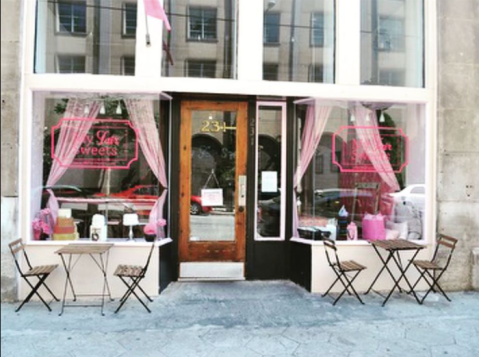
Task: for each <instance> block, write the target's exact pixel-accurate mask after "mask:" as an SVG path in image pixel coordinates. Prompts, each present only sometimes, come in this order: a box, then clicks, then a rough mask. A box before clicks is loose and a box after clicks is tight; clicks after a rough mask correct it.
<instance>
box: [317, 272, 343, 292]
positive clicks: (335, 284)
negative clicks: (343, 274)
mask: <svg viewBox="0 0 479 357" xmlns="http://www.w3.org/2000/svg"><path fill="white" fill-rule="evenodd" d="M335 272H336V271H335ZM337 274H338V273H336V275H337ZM338 280H339V276H338V277H337V278H336V280H335V281H334V283H333V284H331V286H330V287H329V289H328V290H326V292H325V293H324V294H323V295H321V297H325V296H326V295H328V294H329V292H330V291H331V289H332V288H333V286H334V285H336V283H337V282H338Z"/></svg>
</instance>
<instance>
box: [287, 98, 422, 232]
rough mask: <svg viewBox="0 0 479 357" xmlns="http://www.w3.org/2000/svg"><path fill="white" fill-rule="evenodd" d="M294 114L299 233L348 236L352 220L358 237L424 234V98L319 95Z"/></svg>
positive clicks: (299, 107)
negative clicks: (401, 100) (331, 98)
mask: <svg viewBox="0 0 479 357" xmlns="http://www.w3.org/2000/svg"><path fill="white" fill-rule="evenodd" d="M296 117H297V118H298V128H299V137H300V139H299V140H298V147H297V167H298V169H297V171H296V177H297V178H298V179H300V181H299V184H297V186H296V190H295V193H296V197H297V202H296V205H295V206H296V207H295V209H297V212H298V224H297V227H296V228H297V231H296V232H293V234H294V235H299V237H303V238H318V237H319V238H321V237H329V238H331V239H336V240H347V239H350V238H352V236H348V233H351V232H350V231H349V230H348V227H349V228H351V229H352V228H353V227H354V226H355V227H356V229H357V232H358V237H359V239H372V236H371V234H373V235H374V234H377V235H379V236H380V237H381V239H385V238H387V239H394V238H404V239H408V240H421V239H424V222H425V213H424V208H425V194H426V189H427V188H426V186H425V120H424V108H423V106H420V105H413V104H410V105H407V104H392V103H364V102H363V103H359V102H349V103H322V102H318V103H317V106H315V105H314V103H311V105H307V106H298V107H297V115H296ZM310 132H315V133H316V134H317V137H318V138H319V141H315V140H311V136H308V135H307V134H308V133H310ZM372 220H373V221H374V222H372V223H371V221H372ZM293 221H294V220H293ZM373 238H374V237H373Z"/></svg>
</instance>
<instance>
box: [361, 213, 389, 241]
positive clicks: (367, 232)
mask: <svg viewBox="0 0 479 357" xmlns="http://www.w3.org/2000/svg"><path fill="white" fill-rule="evenodd" d="M363 239H366V240H381V239H386V227H385V223H384V216H383V215H382V214H377V215H373V214H366V215H365V216H364V218H363Z"/></svg>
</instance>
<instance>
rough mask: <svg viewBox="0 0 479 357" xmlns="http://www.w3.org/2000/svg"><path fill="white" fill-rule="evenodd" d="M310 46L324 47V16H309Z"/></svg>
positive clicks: (321, 14) (319, 13) (317, 13)
mask: <svg viewBox="0 0 479 357" xmlns="http://www.w3.org/2000/svg"><path fill="white" fill-rule="evenodd" d="M311 46H317V47H323V46H324V14H323V13H322V12H316V13H313V14H312V16H311Z"/></svg>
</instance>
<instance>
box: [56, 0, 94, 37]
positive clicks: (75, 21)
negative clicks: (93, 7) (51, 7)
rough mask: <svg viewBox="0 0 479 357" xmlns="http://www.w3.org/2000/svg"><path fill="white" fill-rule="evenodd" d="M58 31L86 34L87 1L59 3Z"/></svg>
mask: <svg viewBox="0 0 479 357" xmlns="http://www.w3.org/2000/svg"><path fill="white" fill-rule="evenodd" d="M57 21H58V22H57V23H58V29H57V31H58V32H60V33H70V34H85V33H86V22H87V16H86V1H72V2H70V1H61V2H58V3H57Z"/></svg>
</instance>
